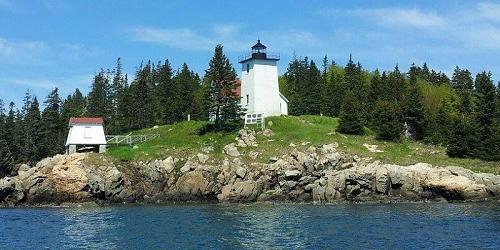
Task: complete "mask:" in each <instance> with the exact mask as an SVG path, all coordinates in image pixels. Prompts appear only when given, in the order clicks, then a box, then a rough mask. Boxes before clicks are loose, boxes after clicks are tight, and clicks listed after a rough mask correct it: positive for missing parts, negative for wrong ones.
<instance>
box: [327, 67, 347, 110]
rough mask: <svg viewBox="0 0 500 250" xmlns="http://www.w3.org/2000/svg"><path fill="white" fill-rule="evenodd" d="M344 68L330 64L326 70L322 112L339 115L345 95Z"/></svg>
mask: <svg viewBox="0 0 500 250" xmlns="http://www.w3.org/2000/svg"><path fill="white" fill-rule="evenodd" d="M345 91H346V88H345V80H344V69H342V68H340V67H337V66H332V67H330V70H329V72H328V82H327V83H326V86H325V89H324V99H325V101H324V103H325V104H324V114H325V115H327V116H339V115H340V109H341V107H342V102H343V99H344V95H345Z"/></svg>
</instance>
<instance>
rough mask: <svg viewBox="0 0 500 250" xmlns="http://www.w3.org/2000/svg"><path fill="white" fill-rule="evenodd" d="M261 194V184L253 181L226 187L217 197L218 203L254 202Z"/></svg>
mask: <svg viewBox="0 0 500 250" xmlns="http://www.w3.org/2000/svg"><path fill="white" fill-rule="evenodd" d="M261 192H262V183H260V182H255V181H253V180H247V181H242V182H236V183H234V184H232V185H226V186H224V187H223V188H222V190H221V193H220V194H218V195H217V199H218V200H219V202H227V201H233V202H234V201H255V200H256V199H257V197H258V196H259V195H260V193H261Z"/></svg>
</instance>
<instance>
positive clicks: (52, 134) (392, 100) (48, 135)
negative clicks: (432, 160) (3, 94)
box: [0, 45, 500, 170]
mask: <svg viewBox="0 0 500 250" xmlns="http://www.w3.org/2000/svg"><path fill="white" fill-rule="evenodd" d="M236 78H237V74H236V71H235V70H234V68H233V66H232V64H231V62H230V61H229V59H228V58H227V57H226V56H225V55H224V53H223V47H222V46H221V45H219V46H217V47H216V48H215V52H214V56H213V58H212V59H211V61H210V62H209V63H208V66H207V69H206V70H205V72H204V75H203V76H200V75H199V74H197V73H196V72H194V71H192V70H191V69H190V68H189V66H188V64H186V63H184V64H183V65H182V66H181V67H180V68H179V69H177V70H174V69H173V67H172V65H171V64H170V62H169V60H164V61H159V62H156V63H153V62H151V61H148V62H145V63H141V64H140V65H139V66H138V67H137V70H136V72H135V74H134V75H133V76H128V75H125V74H123V69H122V63H121V59H120V58H118V59H117V61H116V65H115V66H114V69H107V70H104V69H101V70H100V71H99V72H97V73H96V74H95V76H94V79H93V82H92V83H91V88H90V92H89V93H88V94H87V95H85V94H83V93H82V91H81V90H79V89H75V91H74V93H72V94H71V95H68V96H67V97H62V96H60V93H59V90H58V89H57V88H54V89H53V90H52V91H51V92H50V93H49V94H48V95H47V96H46V97H45V98H44V99H43V101H42V100H39V99H38V98H37V97H36V96H32V95H31V94H30V93H29V92H27V93H26V94H25V96H24V98H23V102H22V103H21V104H20V106H17V105H16V104H15V103H13V102H10V103H9V104H8V105H7V104H4V103H3V101H2V100H0V169H3V170H5V169H8V168H9V166H12V165H14V164H18V163H28V164H33V163H35V162H37V161H39V160H40V159H42V158H44V157H47V156H52V155H55V154H58V153H63V152H64V142H65V139H66V135H67V131H68V120H69V118H70V117H81V116H90V117H95V116H97V117H103V119H104V122H105V129H106V134H123V133H127V132H129V131H133V130H137V129H142V128H148V127H152V126H154V125H164V124H174V123H177V122H181V121H185V120H186V119H187V116H188V114H189V115H190V117H191V119H195V120H209V117H213V118H214V119H211V120H214V122H213V124H212V129H216V130H226V129H234V128H236V126H234V124H238V122H239V120H240V117H241V115H242V114H243V113H244V110H243V109H242V108H241V107H240V106H239V105H238V103H239V97H237V96H234V93H233V90H234V89H235V88H236V87H237V84H238V83H237V81H236ZM279 83H280V91H281V92H282V94H284V95H285V96H286V97H287V98H288V100H289V101H290V102H289V115H295V116H298V115H323V116H332V117H339V118H340V126H339V128H338V132H340V133H345V134H355V135H362V134H365V133H367V132H369V131H372V132H374V133H375V134H376V137H377V139H379V140H383V141H384V140H385V141H396V142H397V141H402V140H418V141H422V142H424V143H428V144H433V145H442V146H445V147H447V154H448V155H449V156H450V157H461V158H479V159H482V160H487V161H499V160H500V86H499V84H498V83H497V84H496V86H495V83H494V81H493V79H492V75H491V73H489V72H486V71H483V72H479V73H478V74H476V75H475V76H473V74H472V73H471V72H470V71H469V70H467V69H463V68H459V67H458V66H457V67H456V68H455V69H454V72H453V75H452V76H450V77H449V76H447V75H446V74H444V73H442V72H437V71H435V70H432V69H429V67H428V65H427V64H426V63H424V64H423V65H421V66H417V65H415V64H412V66H411V67H410V68H409V69H408V71H407V72H404V71H401V70H400V69H399V67H398V65H396V66H395V68H394V69H393V70H392V71H383V72H380V71H379V70H374V71H369V70H367V69H364V68H363V67H362V65H361V64H360V63H359V62H355V61H354V60H353V59H352V56H350V57H349V61H348V63H347V64H346V65H345V66H341V65H337V64H336V63H335V61H330V60H329V59H328V58H327V57H326V56H325V58H324V59H323V60H322V62H321V65H320V66H319V67H318V66H317V64H316V63H315V62H314V61H313V60H309V59H308V58H307V57H304V58H297V57H295V58H294V59H293V60H292V61H291V62H289V64H288V67H287V70H286V72H285V73H284V74H283V75H282V76H280V77H279ZM228 124H233V125H232V126H228Z"/></svg>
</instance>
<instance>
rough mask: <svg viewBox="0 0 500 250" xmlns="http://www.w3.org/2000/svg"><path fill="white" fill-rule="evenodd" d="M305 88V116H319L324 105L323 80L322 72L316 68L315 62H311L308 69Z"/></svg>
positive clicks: (303, 101) (303, 103)
mask: <svg viewBox="0 0 500 250" xmlns="http://www.w3.org/2000/svg"><path fill="white" fill-rule="evenodd" d="M306 79H307V80H306V81H305V84H306V86H304V88H303V89H302V91H301V93H302V95H301V96H302V98H301V99H302V105H303V114H308V115H319V114H320V113H321V105H322V90H323V88H322V80H321V72H320V71H319V70H318V68H317V67H316V64H315V63H314V61H311V63H310V64H309V67H308V68H307V75H306Z"/></svg>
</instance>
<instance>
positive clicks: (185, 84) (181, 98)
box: [173, 63, 200, 122]
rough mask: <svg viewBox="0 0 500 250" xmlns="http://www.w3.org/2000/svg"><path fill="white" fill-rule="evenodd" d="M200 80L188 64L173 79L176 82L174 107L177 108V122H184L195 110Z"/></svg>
mask: <svg viewBox="0 0 500 250" xmlns="http://www.w3.org/2000/svg"><path fill="white" fill-rule="evenodd" d="M199 81H200V78H199V77H198V75H197V74H196V73H194V72H192V71H191V70H189V67H188V65H187V64H186V63H184V64H183V65H182V69H181V70H180V71H179V72H178V73H177V75H176V76H175V77H174V78H173V82H174V92H175V95H174V98H173V99H174V100H173V101H174V102H173V105H174V106H175V107H176V108H177V112H176V114H175V121H176V122H179V121H183V120H186V119H187V115H188V114H191V113H192V111H193V108H194V101H193V100H194V97H195V94H196V91H197V89H198V86H199Z"/></svg>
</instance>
